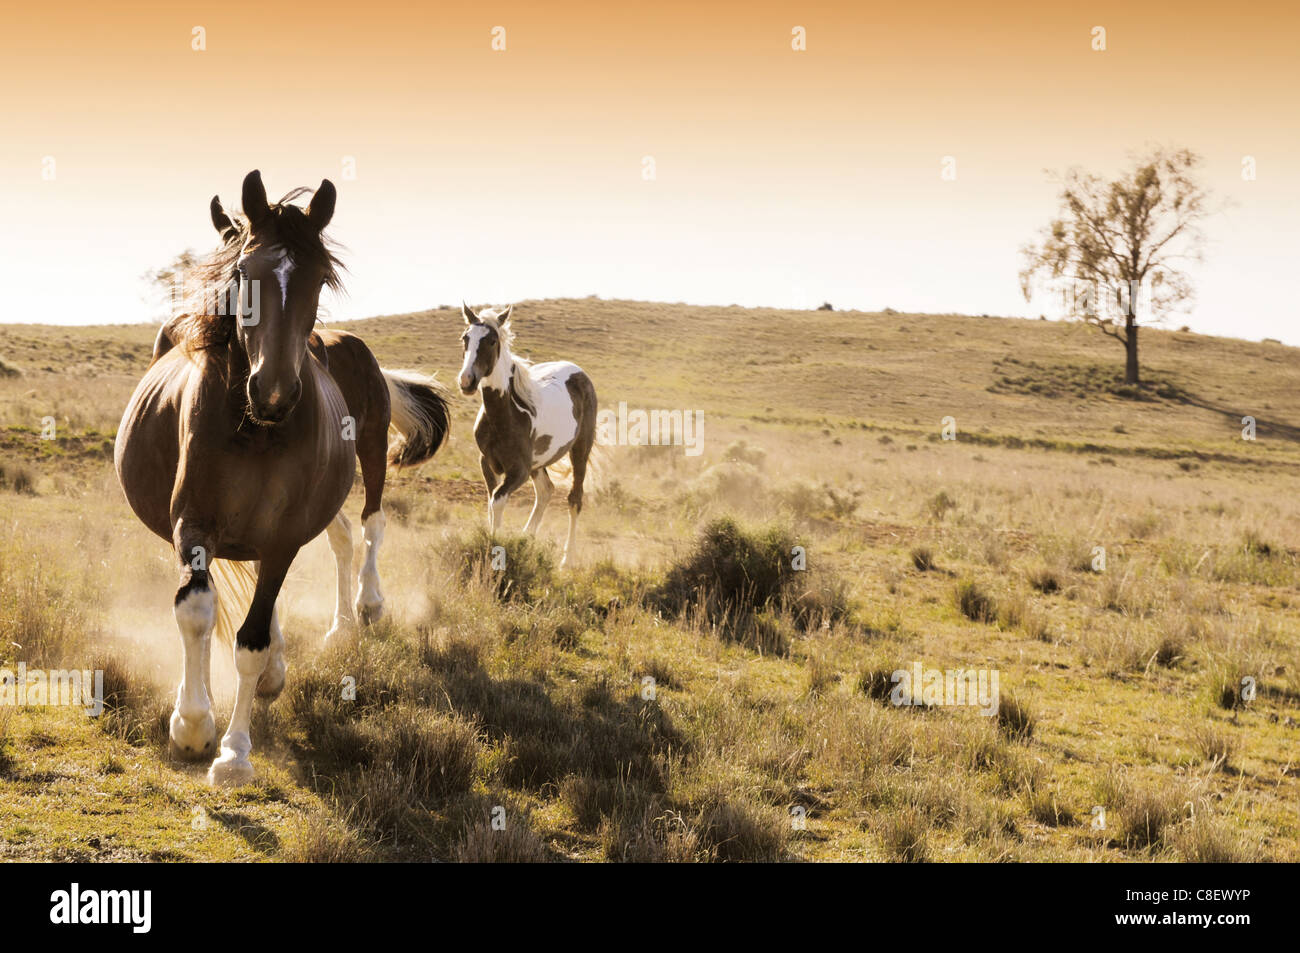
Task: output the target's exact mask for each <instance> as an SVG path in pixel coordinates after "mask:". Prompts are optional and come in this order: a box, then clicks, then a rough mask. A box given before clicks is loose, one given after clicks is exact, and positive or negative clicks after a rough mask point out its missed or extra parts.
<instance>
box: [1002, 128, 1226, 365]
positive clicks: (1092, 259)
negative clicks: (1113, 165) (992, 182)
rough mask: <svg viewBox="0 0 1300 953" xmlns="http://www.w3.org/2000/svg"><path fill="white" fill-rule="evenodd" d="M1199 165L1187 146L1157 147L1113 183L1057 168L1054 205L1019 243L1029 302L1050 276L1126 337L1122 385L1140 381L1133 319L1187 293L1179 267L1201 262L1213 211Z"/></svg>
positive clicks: (1169, 306)
mask: <svg viewBox="0 0 1300 953" xmlns="http://www.w3.org/2000/svg"><path fill="white" fill-rule="evenodd" d="M1200 164H1201V157H1200V156H1198V155H1197V154H1196V153H1194V152H1192V151H1190V150H1188V149H1163V148H1156V149H1154V150H1153V151H1151V152H1149V153H1147V154H1146V155H1143V156H1140V157H1138V158H1137V160H1136V162H1135V164H1134V165H1133V167H1132V168H1131V169H1130V170H1129V171H1127V172H1126V173H1124V175H1122V176H1121V177H1120V178H1118V179H1116V180H1114V181H1113V182H1107V181H1105V180H1104V179H1102V178H1101V177H1100V176H1096V175H1093V174H1091V173H1088V172H1083V171H1081V170H1079V169H1070V170H1069V171H1068V172H1066V173H1064V174H1063V175H1061V174H1057V175H1055V178H1056V180H1057V181H1058V182H1060V184H1061V195H1060V202H1061V206H1060V211H1059V212H1058V215H1057V217H1056V218H1055V219H1053V220H1052V221H1051V222H1050V223H1049V224H1048V225H1047V227H1046V228H1044V229H1043V231H1042V233H1041V234H1040V236H1039V239H1038V241H1036V242H1033V243H1030V244H1028V245H1026V246H1025V247H1024V248H1022V249H1021V257H1022V261H1023V265H1024V267H1023V268H1022V270H1021V272H1020V287H1021V290H1022V291H1023V292H1024V294H1025V300H1029V299H1030V298H1031V297H1032V296H1033V293H1034V281H1035V279H1036V278H1037V279H1041V278H1048V279H1050V280H1051V281H1052V283H1053V284H1055V285H1056V286H1057V287H1058V288H1060V289H1061V290H1062V291H1063V293H1064V296H1065V299H1066V311H1067V315H1068V316H1069V317H1073V318H1077V319H1080V320H1083V321H1085V322H1087V323H1088V324H1092V325H1095V326H1096V327H1098V328H1099V329H1100V330H1101V331H1102V332H1103V333H1105V334H1108V335H1110V336H1111V337H1113V338H1115V339H1116V340H1117V341H1120V342H1121V343H1122V344H1123V345H1124V352H1125V363H1124V383H1126V384H1137V383H1138V382H1139V380H1140V375H1139V372H1138V321H1139V317H1141V319H1142V322H1143V323H1159V322H1160V321H1161V320H1163V318H1164V316H1165V315H1166V314H1167V313H1168V312H1169V311H1171V310H1173V309H1176V308H1178V307H1179V306H1181V305H1184V304H1187V303H1189V302H1190V301H1191V299H1192V285H1191V281H1190V280H1189V279H1188V277H1187V274H1186V272H1185V271H1183V268H1184V267H1185V266H1186V265H1187V264H1189V263H1192V262H1197V261H1200V258H1201V248H1202V246H1203V244H1204V235H1203V234H1202V232H1201V230H1200V227H1199V226H1200V223H1201V222H1202V221H1203V220H1204V219H1205V218H1206V216H1208V215H1209V214H1210V212H1211V209H1210V208H1209V201H1210V194H1209V192H1208V191H1207V190H1206V189H1205V188H1203V187H1202V186H1201V185H1200V183H1199V182H1197V180H1196V175H1195V173H1196V169H1197V167H1198V166H1199V165H1200ZM1062 286H1063V287H1062ZM1139 312H1141V314H1139Z"/></svg>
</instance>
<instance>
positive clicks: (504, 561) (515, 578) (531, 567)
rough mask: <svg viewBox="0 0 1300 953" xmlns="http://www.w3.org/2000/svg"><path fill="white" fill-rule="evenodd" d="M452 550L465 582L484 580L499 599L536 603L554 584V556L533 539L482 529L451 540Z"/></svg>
mask: <svg viewBox="0 0 1300 953" xmlns="http://www.w3.org/2000/svg"><path fill="white" fill-rule="evenodd" d="M498 547H500V549H498ZM448 551H449V553H450V555H451V558H452V559H453V560H455V564H456V566H457V569H458V571H459V573H460V577H461V579H462V580H464V581H467V582H468V581H470V580H475V579H476V580H478V581H480V582H481V583H483V584H484V585H485V586H486V587H487V588H488V589H489V590H490V591H491V592H492V593H494V594H495V595H496V597H497V598H498V599H502V600H507V601H522V602H530V601H534V600H536V599H537V598H538V597H539V596H540V595H541V594H542V592H543V590H544V589H545V588H546V587H547V586H549V585H550V583H551V575H552V572H553V569H554V563H553V562H552V559H551V555H550V553H549V552H548V551H547V550H546V549H545V548H544V547H543V546H542V545H541V544H540V543H538V542H537V540H536V539H534V538H533V537H531V536H493V535H492V534H491V533H489V532H488V531H487V530H485V529H481V528H480V529H477V530H475V531H474V532H473V533H470V534H469V535H468V536H462V537H459V538H458V539H453V540H451V541H450V545H449V547H448Z"/></svg>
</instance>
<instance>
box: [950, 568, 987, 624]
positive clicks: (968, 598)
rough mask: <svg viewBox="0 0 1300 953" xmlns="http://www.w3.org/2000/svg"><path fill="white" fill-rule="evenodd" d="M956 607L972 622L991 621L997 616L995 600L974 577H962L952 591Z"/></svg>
mask: <svg viewBox="0 0 1300 953" xmlns="http://www.w3.org/2000/svg"><path fill="white" fill-rule="evenodd" d="M954 598H955V601H956V603H957V608H958V610H959V611H960V612H961V614H962V615H964V616H965V617H966V618H968V619H970V620H971V621H972V622H993V621H995V620H996V619H997V617H998V605H997V601H996V600H995V599H994V598H993V596H991V595H990V594H989V593H987V592H986V591H985V590H984V589H983V587H981V586H980V584H979V583H977V582H976V581H975V580H974V579H963V580H961V581H960V582H958V583H957V588H956V590H955V591H954Z"/></svg>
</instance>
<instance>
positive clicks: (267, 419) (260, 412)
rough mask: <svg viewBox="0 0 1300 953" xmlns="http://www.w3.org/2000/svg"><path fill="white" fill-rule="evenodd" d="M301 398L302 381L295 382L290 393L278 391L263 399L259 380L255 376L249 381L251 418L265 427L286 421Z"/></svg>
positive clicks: (249, 410)
mask: <svg viewBox="0 0 1300 953" xmlns="http://www.w3.org/2000/svg"><path fill="white" fill-rule="evenodd" d="M301 396H302V381H301V380H297V381H294V383H293V388H292V390H290V391H288V392H284V391H281V390H279V389H277V390H276V391H274V392H272V393H271V394H269V395H267V396H266V397H263V396H262V393H261V388H260V387H258V382H257V378H256V377H255V376H254V377H250V378H249V379H248V412H249V416H251V417H252V418H253V422H254V423H258V424H262V425H264V426H274V425H276V424H279V423H283V422H284V419H285V418H286V417H288V416H289V414H290V413H292V412H293V409H294V408H295V407H297V406H298V398H299V397H301Z"/></svg>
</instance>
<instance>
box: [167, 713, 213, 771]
mask: <svg viewBox="0 0 1300 953" xmlns="http://www.w3.org/2000/svg"><path fill="white" fill-rule="evenodd" d="M167 734H168V737H169V738H170V740H171V746H170V747H171V754H172V757H174V758H179V759H181V760H182V761H199V760H201V759H203V758H210V757H212V752H214V751H215V750H216V748H217V723H216V721H215V720H214V719H213V717H212V712H208V713H207V714H205V715H204V716H203V717H202V718H198V719H194V720H186V719H185V718H182V717H181V713H180V712H178V711H173V712H172V720H171V726H170V728H169V730H168V732H167Z"/></svg>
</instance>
